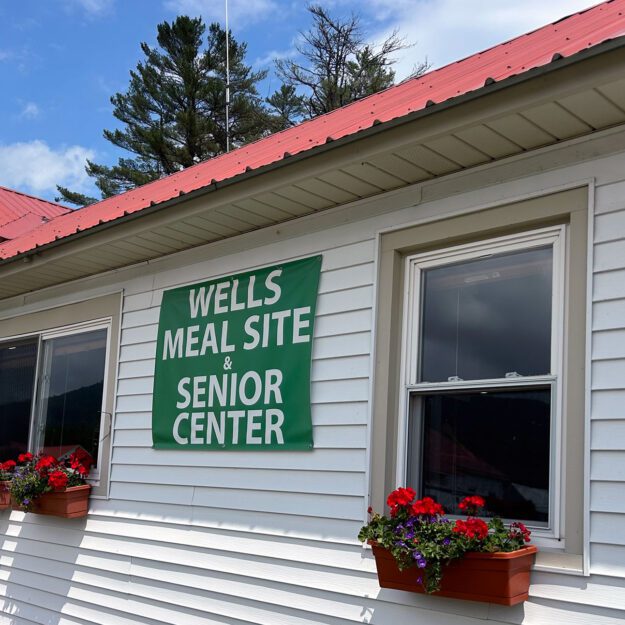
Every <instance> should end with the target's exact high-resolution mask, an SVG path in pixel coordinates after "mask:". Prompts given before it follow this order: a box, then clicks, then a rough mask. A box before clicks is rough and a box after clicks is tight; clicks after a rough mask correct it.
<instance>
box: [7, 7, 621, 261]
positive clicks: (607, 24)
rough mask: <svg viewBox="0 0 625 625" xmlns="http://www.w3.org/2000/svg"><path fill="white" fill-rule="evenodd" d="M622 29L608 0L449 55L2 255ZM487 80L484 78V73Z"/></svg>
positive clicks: (73, 216)
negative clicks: (453, 57) (454, 57)
mask: <svg viewBox="0 0 625 625" xmlns="http://www.w3.org/2000/svg"><path fill="white" fill-rule="evenodd" d="M623 35H625V0H609V1H608V2H604V3H602V4H599V5H597V6H594V7H591V8H590V9H586V10H585V11H582V12H580V13H575V14H573V15H571V16H569V17H566V18H564V19H561V20H559V21H557V22H555V23H553V24H549V25H547V26H544V27H542V28H539V29H537V30H535V31H532V32H530V33H527V34H525V35H521V36H520V37H516V38H515V39H511V40H510V41H507V42H505V43H502V44H500V45H498V46H494V47H492V48H490V49H488V50H485V51H484V52H480V53H478V54H474V55H472V56H469V57H467V58H465V59H463V60H461V61H457V62H455V63H451V64H450V65H446V66H445V67H442V68H440V69H437V70H434V71H431V72H429V73H427V74H425V75H423V76H420V77H419V78H414V79H411V80H408V81H406V82H404V83H401V84H399V85H397V86H395V87H391V88H389V89H387V90H385V91H382V92H380V93H376V94H375V95H372V96H369V97H367V98H363V99H362V100H359V101H357V102H354V103H352V104H349V105H347V106H344V107H342V108H340V109H337V110H335V111H332V112H331V113H328V114H326V115H321V116H319V117H316V118H315V119H312V120H309V121H306V122H303V123H301V124H299V125H298V126H295V127H293V128H289V129H288V130H284V131H282V132H279V133H276V134H274V135H271V136H269V137H266V138H264V139H261V140H259V141H256V142H255V143H250V144H248V145H246V146H244V147H242V148H239V149H237V150H234V151H232V152H230V153H229V154H222V155H220V156H218V157H215V158H213V159H210V160H208V161H204V162H202V163H199V164H197V165H195V166H193V167H189V168H188V169H185V170H184V171H181V172H178V173H175V174H172V175H170V176H168V177H166V178H162V179H161V180H157V181H155V182H151V183H149V184H146V185H144V186H142V187H139V188H137V189H133V190H132V191H128V192H126V193H122V194H120V195H117V196H115V197H112V198H109V199H107V200H103V201H101V202H98V203H97V204H93V205H91V206H88V207H86V208H83V209H81V210H78V211H72V212H71V213H69V214H67V215H65V216H63V217H61V218H59V219H55V220H54V221H53V222H50V223H48V224H45V225H42V226H40V227H39V228H37V229H35V230H33V231H31V232H29V233H27V234H25V235H24V236H22V237H20V238H18V239H15V240H13V241H6V242H4V243H2V244H0V259H7V258H11V257H12V256H16V255H18V254H20V253H23V252H26V251H29V250H32V249H34V248H36V247H39V246H42V245H46V244H47V243H50V242H53V241H54V240H55V239H60V238H64V237H68V236H70V235H72V234H75V233H77V232H80V231H83V230H86V229H89V228H92V227H94V226H97V225H99V224H102V223H106V222H109V221H113V220H115V219H118V218H120V217H123V216H124V215H127V214H131V213H135V212H137V211H141V210H142V209H145V208H147V207H149V206H150V205H151V204H159V203H161V202H165V201H167V200H171V199H173V198H175V197H176V196H178V195H180V194H181V193H189V192H191V191H195V190H198V189H201V188H203V187H207V186H209V185H210V184H212V183H213V182H215V181H217V182H221V181H224V180H228V179H231V178H234V177H235V176H237V175H240V174H243V173H244V172H246V171H249V170H254V169H257V168H260V167H263V166H266V165H270V164H271V163H276V162H278V161H281V160H282V159H283V158H285V156H287V153H288V154H290V155H294V154H299V153H301V152H305V151H307V150H311V149H313V148H315V147H318V146H321V145H323V144H325V143H326V141H327V139H328V138H329V137H330V138H332V139H340V138H342V137H347V136H349V135H353V134H355V133H357V132H359V131H361V130H364V129H366V128H369V127H371V126H372V125H373V124H375V123H379V122H387V121H390V120H392V119H396V118H399V117H403V116H405V115H408V114H409V113H413V112H415V111H419V110H421V109H423V108H425V107H427V106H428V105H429V104H430V103H431V102H434V103H437V104H438V103H441V102H445V101H447V100H450V99H452V98H455V97H457V96H460V95H463V94H466V93H469V92H471V91H475V90H478V89H480V88H482V87H484V84H485V81H486V80H487V79H491V80H494V81H501V80H503V79H505V78H509V77H511V76H515V75H518V74H523V73H525V72H528V71H529V70H531V69H533V68H537V67H541V66H545V65H548V64H549V63H551V62H552V61H553V60H554V55H556V54H559V55H561V56H562V57H568V56H571V55H573V54H576V53H577V52H581V51H583V50H586V49H588V48H592V47H594V46H597V45H599V44H601V43H603V42H605V41H607V40H609V39H614V38H616V37H620V36H623ZM489 82H490V80H489Z"/></svg>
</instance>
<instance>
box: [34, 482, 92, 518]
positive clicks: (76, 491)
mask: <svg viewBox="0 0 625 625" xmlns="http://www.w3.org/2000/svg"><path fill="white" fill-rule="evenodd" d="M90 491H91V486H90V485H89V484H85V485H84V486H71V487H70V488H64V489H63V490H57V491H52V492H50V493H44V494H43V495H41V497H39V498H38V499H37V500H36V502H35V505H34V506H33V512H36V513H37V514H51V515H53V516H60V517H64V518H66V519H74V518H77V517H84V516H87V512H88V511H89V492H90Z"/></svg>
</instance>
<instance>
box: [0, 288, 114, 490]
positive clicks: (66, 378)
mask: <svg viewBox="0 0 625 625" xmlns="http://www.w3.org/2000/svg"><path fill="white" fill-rule="evenodd" d="M119 299H120V298H119V295H110V296H105V297H101V298H96V299H93V300H88V301H85V302H79V303H76V304H70V305H67V306H63V307H58V308H52V309H48V310H45V311H40V312H35V313H31V314H25V315H21V316H19V317H13V318H9V319H4V320H0V459H8V458H14V459H15V458H16V457H17V455H18V454H19V453H21V452H23V451H25V450H27V449H28V450H30V451H32V452H38V451H43V452H44V453H48V454H51V455H54V456H57V457H59V456H60V457H62V456H67V455H69V454H71V453H72V452H73V451H74V450H75V449H76V448H77V447H82V448H83V449H84V450H86V451H87V452H88V453H89V454H90V455H91V456H92V458H93V459H94V463H95V464H94V468H93V469H92V473H91V476H90V479H91V481H92V485H93V486H94V489H93V492H94V494H95V495H96V496H104V495H106V491H107V486H108V485H107V481H108V469H109V467H108V464H109V457H110V431H111V417H112V414H111V413H112V403H113V388H114V373H115V367H114V365H115V362H116V359H117V356H116V353H117V352H116V341H114V340H112V339H113V337H115V336H116V334H117V332H118V327H119V306H120V302H119ZM103 315H105V316H103ZM111 365H112V366H111Z"/></svg>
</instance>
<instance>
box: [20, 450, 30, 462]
mask: <svg viewBox="0 0 625 625" xmlns="http://www.w3.org/2000/svg"><path fill="white" fill-rule="evenodd" d="M32 459H33V455H32V454H31V453H30V452H29V451H27V452H26V453H25V454H20V455H19V456H18V457H17V461H18V462H19V463H20V464H23V463H25V462H30V461H31V460H32Z"/></svg>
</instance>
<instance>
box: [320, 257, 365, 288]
mask: <svg viewBox="0 0 625 625" xmlns="http://www.w3.org/2000/svg"><path fill="white" fill-rule="evenodd" d="M371 284H373V263H366V264H364V265H353V266H351V267H347V268H344V269H335V270H333V271H324V272H323V273H322V274H321V279H320V281H319V293H331V292H333V291H343V290H345V289H351V288H354V287H359V286H368V285H371Z"/></svg>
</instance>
